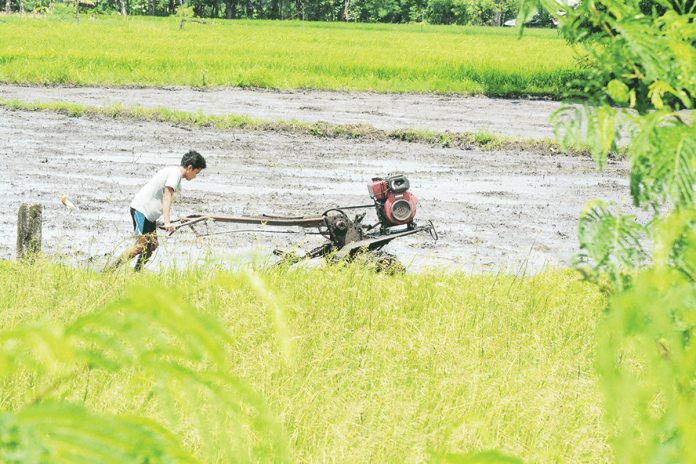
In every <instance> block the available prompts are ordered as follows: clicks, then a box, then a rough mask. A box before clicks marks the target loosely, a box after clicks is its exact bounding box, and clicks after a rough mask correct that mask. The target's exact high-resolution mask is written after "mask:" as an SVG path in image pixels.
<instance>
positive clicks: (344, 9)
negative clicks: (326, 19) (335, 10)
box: [343, 0, 350, 22]
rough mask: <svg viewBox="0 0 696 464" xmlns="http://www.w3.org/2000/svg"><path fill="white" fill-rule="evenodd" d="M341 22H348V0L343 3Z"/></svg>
mask: <svg viewBox="0 0 696 464" xmlns="http://www.w3.org/2000/svg"><path fill="white" fill-rule="evenodd" d="M343 20H344V21H346V22H347V21H350V0H345V1H344V2H343Z"/></svg>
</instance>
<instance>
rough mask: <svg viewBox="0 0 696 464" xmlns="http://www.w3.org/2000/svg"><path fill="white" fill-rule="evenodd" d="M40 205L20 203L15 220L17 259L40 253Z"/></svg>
mask: <svg viewBox="0 0 696 464" xmlns="http://www.w3.org/2000/svg"><path fill="white" fill-rule="evenodd" d="M42 212H43V208H42V206H41V203H22V205H21V206H20V207H19V215H18V218H17V259H18V260H22V259H24V258H27V257H28V256H30V255H32V254H34V253H37V252H39V251H41V222H42V219H41V216H42Z"/></svg>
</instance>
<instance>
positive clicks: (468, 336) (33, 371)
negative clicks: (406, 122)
mask: <svg viewBox="0 0 696 464" xmlns="http://www.w3.org/2000/svg"><path fill="white" fill-rule="evenodd" d="M0 284H1V285H2V287H3V288H4V289H5V290H4V291H3V292H2V293H0V327H2V334H1V335H2V338H0V342H1V343H0V354H3V353H7V352H12V351H11V350H12V349H13V346H15V345H12V344H10V342H8V341H7V340H12V336H11V334H13V333H15V334H20V335H21V334H29V335H30V336H31V334H36V333H37V332H36V330H37V329H31V328H32V327H33V328H36V327H52V328H53V329H51V332H50V334H53V335H51V337H50V338H49V340H55V339H56V337H58V335H56V334H60V333H61V330H62V329H60V328H61V327H65V326H68V325H70V324H72V323H74V321H75V320H76V319H78V318H80V317H84V316H88V315H91V314H98V313H100V312H102V311H104V310H106V309H108V308H110V307H111V308H113V307H114V305H117V306H116V307H115V309H116V310H117V312H116V313H113V314H115V315H116V316H118V315H123V314H128V313H127V310H128V305H136V306H138V305H140V306H138V307H137V308H135V309H134V314H138V313H143V317H146V315H145V312H146V311H149V309H147V308H149V307H150V306H151V305H153V304H155V303H157V302H159V305H162V304H163V303H166V304H164V305H163V306H162V308H161V310H160V311H161V314H162V315H163V316H162V317H166V318H167V319H168V318H170V317H180V315H181V311H182V309H181V308H184V307H187V306H188V307H191V308H194V310H195V311H198V313H199V314H200V315H201V316H199V318H198V319H200V318H201V317H203V316H205V317H210V318H212V320H214V321H217V324H218V326H216V328H215V330H216V331H218V330H221V331H223V332H224V333H225V334H226V335H225V337H227V339H228V340H229V343H228V345H227V351H226V356H225V358H224V359H225V360H226V362H227V363H229V369H230V371H231V374H233V375H235V376H237V377H239V378H240V379H242V380H243V381H244V382H246V383H248V384H249V385H250V386H251V388H253V389H254V390H256V391H257V392H259V393H260V395H261V396H262V398H263V401H264V402H265V404H266V405H267V407H268V409H269V411H270V413H271V414H272V415H273V417H275V420H277V421H278V423H279V424H280V426H281V429H282V435H283V436H284V437H285V438H284V439H283V440H284V442H285V443H286V445H284V448H283V449H284V450H286V451H287V454H288V457H289V460H290V461H292V462H298V463H302V462H307V463H310V462H311V463H323V462H327V463H328V462H332V463H359V462H360V463H362V462H379V463H391V462H393V463H422V462H428V461H429V460H430V456H431V453H440V454H444V453H468V452H472V451H480V450H490V449H497V450H499V451H500V452H502V453H505V454H506V455H511V456H518V457H520V458H522V459H523V460H524V462H529V463H558V462H573V463H592V464H598V463H600V464H601V463H607V462H611V452H610V451H609V446H608V441H609V437H608V435H607V432H605V430H604V427H603V419H602V408H601V396H600V393H599V389H598V387H597V385H596V379H595V373H594V368H593V363H594V359H595V354H594V350H595V345H596V343H595V336H594V333H595V326H596V324H597V322H598V321H599V319H600V317H601V313H602V308H603V307H604V299H603V297H601V296H600V295H599V293H598V292H597V291H596V290H594V289H593V288H592V287H590V286H588V285H586V284H583V283H582V282H579V281H578V278H577V275H576V274H575V273H573V272H571V271H553V270H550V271H548V272H543V273H541V274H539V275H536V276H533V277H519V276H518V277H516V276H514V275H503V274H488V275H465V274H461V273H454V274H446V273H443V272H436V271H433V272H429V273H423V274H405V275H384V274H375V273H374V272H373V271H371V270H369V269H366V268H364V267H361V266H357V265H356V266H348V267H341V266H329V267H326V268H323V269H319V268H317V269H299V270H297V269H282V268H272V269H270V270H269V269H264V268H262V267H258V268H256V269H255V270H253V271H251V272H249V271H245V270H240V271H234V272H230V271H222V270H220V269H219V268H217V267H216V265H215V263H211V264H210V265H207V266H202V267H199V268H196V269H191V270H176V269H169V270H163V271H162V272H160V273H147V272H146V273H145V274H143V275H133V273H128V272H124V273H119V274H114V275H111V274H101V273H97V272H94V271H91V270H85V269H76V268H74V267H72V266H65V265H61V264H58V263H49V262H46V261H42V260H38V261H36V262H34V263H19V262H17V263H15V262H0ZM259 288H261V290H259ZM147 295H155V296H153V297H148V296H147ZM157 295H159V296H157ZM127 298H131V299H130V300H127ZM119 302H120V303H119ZM172 302H174V303H172ZM118 305H120V306H118ZM170 305H174V306H173V308H171V307H170ZM173 310H175V311H173ZM175 313H176V314H177V315H176V316H167V315H168V314H172V315H173V314H175ZM119 317H121V316H119ZM94 320H97V319H94ZM94 320H93V321H94ZM138 320H140V319H132V321H133V322H136V321H138ZM143 320H144V319H143ZM32 330H34V331H33V332H32ZM114 330H117V329H116V328H114V329H111V332H113V331H114ZM127 330H129V331H131V332H133V333H135V334H136V338H135V340H138V338H139V337H138V336H137V334H138V333H139V332H138V330H142V332H143V334H145V333H148V334H149V335H147V339H148V340H150V341H149V342H148V343H150V344H154V343H159V340H160V338H161V337H160V338H158V336H155V335H153V334H152V333H149V332H148V331H151V327H150V324H146V325H145V326H143V327H141V328H140V329H139V328H138V325H137V324H136V325H135V326H134V325H133V324H130V325H129V326H128V329H127ZM191 330H193V328H192V329H191ZM71 333H72V334H73V335H72V336H75V334H76V333H77V332H76V331H75V330H72V332H71ZM101 333H102V336H101V337H104V336H105V335H106V333H107V332H101ZM192 334H193V332H189V335H192ZM174 335H175V334H173V333H171V332H169V333H168V334H167V337H166V338H167V339H170V340H171V339H174ZM24 336H26V335H24ZM144 336H145V335H143V337H144ZM91 340H92V342H90V344H93V343H96V342H98V341H99V340H101V338H92V339H91ZM79 346H82V345H79ZM108 346H111V350H112V351H113V352H118V351H117V350H116V348H115V347H114V346H112V345H108ZM129 346H130V348H129V349H130V350H132V349H136V348H138V343H136V344H134V345H129ZM175 346H176V349H177V350H179V351H177V352H176V353H179V355H181V354H182V353H183V351H182V350H183V348H182V346H181V345H179V344H176V345H175ZM38 347H39V348H42V349H43V350H44V351H47V350H46V348H47V346H45V345H41V344H38ZM3 350H4V351H3ZM7 350H10V351H7ZM39 351H41V350H39ZM3 359H4V358H3ZM22 359H24V358H22ZM199 364H200V363H199V362H196V363H193V364H192V365H193V366H198V365H199ZM46 365H47V366H49V367H50V366H54V365H55V361H54V363H53V364H51V363H49V364H46ZM187 365H188V364H187ZM136 366H137V365H132V366H126V368H124V369H122V370H119V371H114V370H112V371H107V370H104V369H102V368H93V367H86V366H85V365H84V364H82V365H81V364H79V363H78V364H69V365H67V366H66V367H64V368H63V369H64V372H66V373H67V374H68V375H64V376H61V375H59V373H60V370H59V371H58V372H53V374H51V373H48V372H47V371H46V369H42V368H41V367H36V366H33V365H32V364H23V365H22V366H20V368H19V369H18V370H17V371H16V372H15V373H14V374H12V375H11V376H9V377H5V378H4V379H2V380H0V410H1V411H3V412H4V413H13V414H19V416H18V417H22V416H21V414H23V413H24V411H26V410H27V408H29V409H31V407H30V406H31V404H33V403H32V402H36V399H37V398H40V402H41V403H42V404H43V403H46V402H49V403H46V404H52V403H50V402H51V401H53V402H61V403H62V404H72V405H75V406H76V407H77V406H79V407H83V406H84V407H85V408H87V410H89V411H92V413H94V414H97V413H98V414H111V415H115V416H116V417H130V418H131V419H129V420H134V419H133V418H134V417H135V418H137V417H142V418H143V419H142V420H145V419H149V420H154V421H155V422H156V423H158V424H160V425H161V426H162V427H164V428H165V429H167V430H169V431H170V432H172V433H173V434H174V436H175V437H177V440H178V441H179V442H180V444H181V446H182V447H183V448H184V449H185V450H187V451H188V452H191V453H193V455H194V456H196V458H198V460H199V461H200V462H229V461H228V458H229V456H228V458H225V457H224V456H222V455H220V454H219V453H221V452H222V451H220V450H224V449H225V448H224V446H222V445H220V446H219V447H218V448H217V450H216V451H215V453H218V454H217V456H218V457H217V458H214V459H211V458H209V457H208V455H207V454H206V452H205V449H204V447H203V445H202V443H205V440H206V437H205V436H204V435H202V433H200V427H199V428H198V429H196V427H195V424H196V419H195V417H193V418H192V417H183V416H182V417H183V419H181V420H179V421H178V422H177V421H171V420H168V419H167V418H168V417H169V416H168V415H167V414H165V413H166V412H167V408H166V407H165V406H167V405H162V404H159V405H158V404H157V403H158V401H157V398H158V397H157V396H156V395H155V396H153V392H156V391H157V388H162V385H159V384H158V382H157V381H156V380H157V379H156V378H155V376H154V374H147V373H142V372H140V371H139V370H138V369H136ZM6 368H7V365H2V366H0V373H2V372H4V371H5V370H6ZM154 372H158V371H154ZM170 383H171V382H170ZM184 387H185V385H183V387H182V388H181V391H180V392H179V394H180V395H181V399H179V397H176V398H175V400H172V401H171V404H170V405H169V408H170V409H172V411H170V415H174V416H175V415H176V414H175V413H176V411H185V410H186V407H187V403H192V404H195V402H196V400H195V398H196V396H197V394H196V390H195V389H191V388H189V389H186V388H184ZM175 395H176V393H175ZM198 396H200V398H205V396H204V395H203V394H202V393H199V394H198ZM204 410H205V411H208V412H206V414H205V415H204V416H203V417H199V418H198V420H199V421H202V422H203V424H204V425H205V421H206V420H210V421H212V420H213V417H214V415H215V414H214V413H213V412H214V411H210V409H209V408H206V409H204ZM243 412H244V408H242V409H241V410H240V411H237V414H238V415H239V416H240V417H238V418H237V419H236V421H235V422H233V423H232V424H231V425H229V427H228V428H226V429H224V430H217V429H216V428H215V427H212V426H211V427H209V428H208V429H209V431H210V433H211V434H213V438H215V437H216V436H217V437H218V439H221V440H222V439H223V438H224V439H229V440H232V441H233V442H235V443H236V444H235V443H233V444H232V445H230V446H231V447H232V449H235V450H237V451H236V452H235V453H236V454H234V459H233V460H234V461H235V462H281V460H280V459H278V458H273V457H266V458H264V457H263V456H260V455H258V454H254V453H255V450H258V449H260V447H259V446H252V445H251V444H249V443H247V445H248V448H244V446H246V445H245V442H244V441H243V439H242V438H243V437H244V435H245V433H247V434H248V433H249V430H253V424H246V423H245V422H244V420H245V419H244V415H243ZM4 417H7V416H4ZM3 420H5V422H3V423H8V422H7V419H3ZM138 420H140V419H138ZM239 421H241V423H240V422H239ZM141 422H142V421H141ZM203 428H206V427H203ZM245 431H246V432H245ZM220 432H222V435H215V434H218V433H220ZM235 434H238V435H235ZM39 438H40V437H39ZM247 438H248V437H247ZM255 439H256V440H258V439H259V437H258V436H256V437H254V436H252V437H251V438H248V440H250V443H251V442H253V440H255ZM74 440H76V441H78V440H79V438H75V439H74ZM223 441H224V440H223ZM237 441H239V442H238V443H237ZM252 444H253V443H252ZM257 445H258V444H257ZM7 446H8V445H7V444H6V442H0V452H2V451H6V450H7V448H6V447H7ZM242 448H244V449H245V450H246V451H247V452H248V453H249V456H248V457H247V458H241V457H240V456H242V454H244V453H242V454H240V453H241V451H240V450H241V449H242ZM114 459H115V458H114ZM93 462H94V461H93ZM451 462H469V461H463V460H462V461H451ZM477 462H478V461H477ZM485 462H496V461H485ZM501 462H512V461H501Z"/></svg>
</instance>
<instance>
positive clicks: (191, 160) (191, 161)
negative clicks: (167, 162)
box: [181, 150, 205, 169]
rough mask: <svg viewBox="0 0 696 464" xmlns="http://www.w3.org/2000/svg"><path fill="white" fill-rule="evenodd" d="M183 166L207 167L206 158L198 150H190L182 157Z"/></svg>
mask: <svg viewBox="0 0 696 464" xmlns="http://www.w3.org/2000/svg"><path fill="white" fill-rule="evenodd" d="M181 166H182V167H184V168H187V167H189V166H193V169H205V158H203V157H202V156H201V154H200V153H198V152H197V151H196V150H189V152H188V153H186V154H185V155H184V157H183V158H181Z"/></svg>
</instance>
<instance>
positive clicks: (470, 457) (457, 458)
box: [431, 450, 523, 464]
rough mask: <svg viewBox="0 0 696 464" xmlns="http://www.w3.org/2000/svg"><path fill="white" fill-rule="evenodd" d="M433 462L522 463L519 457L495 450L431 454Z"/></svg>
mask: <svg viewBox="0 0 696 464" xmlns="http://www.w3.org/2000/svg"><path fill="white" fill-rule="evenodd" d="M431 463H433V464H523V461H522V460H521V459H520V458H517V457H514V456H509V455H506V454H503V453H501V452H500V451H497V450H491V451H482V452H472V453H466V454H457V453H453V454H439V455H437V454H436V455H433V457H432V459H431Z"/></svg>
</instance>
